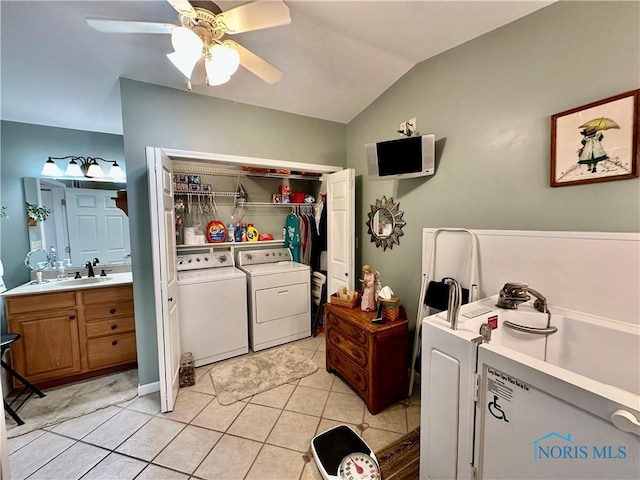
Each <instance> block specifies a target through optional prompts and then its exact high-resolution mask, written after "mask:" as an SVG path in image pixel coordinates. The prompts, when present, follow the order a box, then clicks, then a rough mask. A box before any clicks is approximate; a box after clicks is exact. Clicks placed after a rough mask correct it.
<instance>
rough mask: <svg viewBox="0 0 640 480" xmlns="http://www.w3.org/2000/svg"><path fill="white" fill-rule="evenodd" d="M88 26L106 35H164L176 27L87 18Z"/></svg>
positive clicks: (166, 24) (168, 24)
mask: <svg viewBox="0 0 640 480" xmlns="http://www.w3.org/2000/svg"><path fill="white" fill-rule="evenodd" d="M86 20H87V24H88V25H89V26H90V27H91V28H93V29H95V30H98V31H100V32H105V33H164V34H169V33H171V32H173V29H174V28H176V25H172V24H170V23H154V22H136V21H128V20H107V19H103V18H87V19H86Z"/></svg>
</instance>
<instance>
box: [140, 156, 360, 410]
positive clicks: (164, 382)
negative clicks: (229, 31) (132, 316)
mask: <svg viewBox="0 0 640 480" xmlns="http://www.w3.org/2000/svg"><path fill="white" fill-rule="evenodd" d="M163 156H167V157H168V158H169V159H170V160H171V161H172V162H173V161H198V162H204V163H207V162H210V163H215V164H227V165H230V166H237V165H243V166H250V167H262V168H264V167H269V168H274V169H283V170H292V171H295V170H300V171H305V172H309V173H320V174H322V175H325V174H331V173H335V172H340V171H342V170H344V168H343V167H337V166H331V165H320V164H313V163H300V162H290V161H286V160H273V159H266V158H257V157H245V156H238V155H227V154H221V153H206V152H194V151H189V150H176V149H170V148H163V147H146V157H147V175H148V177H149V209H150V214H151V229H152V233H154V232H157V233H158V237H159V238H160V239H162V238H163V235H161V234H160V233H161V232H160V231H159V228H160V221H159V219H158V218H157V215H158V214H159V213H160V212H162V211H163V210H162V204H163V200H162V191H161V190H160V189H158V188H157V187H156V186H155V185H156V184H155V182H152V181H151V179H152V178H156V175H157V173H158V172H157V170H156V168H158V163H160V164H161V163H162V162H161V161H160V158H161V157H163ZM354 215H355V212H354ZM162 223H164V222H162ZM152 247H153V248H152V256H153V262H154V266H153V292H154V296H155V302H154V305H155V314H156V315H155V317H156V328H157V339H158V370H159V376H160V382H159V384H160V396H161V398H167V399H169V400H170V398H173V399H174V400H175V394H176V393H177V392H173V391H172V390H173V389H172V386H171V385H170V383H171V382H170V380H169V379H168V378H167V376H166V375H167V374H168V373H169V372H167V367H166V366H167V359H166V358H165V352H167V351H170V345H169V343H170V342H171V341H172V339H171V332H165V330H164V326H165V322H164V319H166V318H167V316H168V311H167V309H168V305H167V303H166V302H163V301H162V292H166V290H167V285H166V282H167V280H166V273H165V274H164V275H163V272H166V265H162V258H167V256H166V253H167V252H166V251H163V249H166V247H167V245H166V243H165V242H162V241H161V242H160V243H159V244H157V243H156V242H153V245H152ZM353 249H354V250H355V240H354V248H353ZM156 262H159V263H160V265H156ZM350 275H351V277H353V272H351V273H350ZM163 282H164V283H163ZM178 302H179V299H178ZM168 342H169V343H168ZM172 403H173V402H171V401H168V402H167V405H169V404H171V405H170V408H167V410H166V411H169V410H172V409H173V405H172ZM163 411H165V410H164V409H163Z"/></svg>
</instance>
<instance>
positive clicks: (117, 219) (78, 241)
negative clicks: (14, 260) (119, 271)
mask: <svg viewBox="0 0 640 480" xmlns="http://www.w3.org/2000/svg"><path fill="white" fill-rule="evenodd" d="M23 184H24V194H25V201H26V202H29V203H33V204H36V205H41V206H43V207H46V208H48V209H50V210H51V211H52V213H51V215H49V217H48V218H47V220H46V221H44V222H38V225H37V226H32V227H28V229H29V245H26V246H25V250H27V251H30V250H37V249H44V250H45V251H46V252H47V254H48V255H49V256H51V261H52V262H55V261H56V260H58V261H65V263H66V265H67V266H69V265H70V264H71V265H76V266H82V265H84V264H85V262H86V261H87V260H90V259H92V258H95V257H97V258H99V259H100V260H101V263H104V264H113V265H118V264H129V263H131V262H130V257H129V255H130V251H131V250H130V241H129V220H128V218H127V216H126V214H125V213H124V212H123V211H122V210H120V209H119V208H118V207H117V206H116V203H115V200H114V197H117V196H118V191H119V190H122V189H124V188H125V184H123V183H115V182H96V181H79V180H58V179H55V180H54V179H49V178H33V177H28V178H27V177H26V178H24V181H23ZM51 247H53V250H51ZM54 256H55V257H56V258H55V259H54V258H53V257H54Z"/></svg>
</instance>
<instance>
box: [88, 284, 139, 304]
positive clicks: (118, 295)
mask: <svg viewBox="0 0 640 480" xmlns="http://www.w3.org/2000/svg"><path fill="white" fill-rule="evenodd" d="M81 292H82V303H84V305H95V304H98V303H110V302H126V301H128V300H130V301H132V300H133V287H132V286H131V285H120V286H117V287H99V288H87V289H83V290H81Z"/></svg>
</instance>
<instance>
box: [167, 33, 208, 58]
mask: <svg viewBox="0 0 640 480" xmlns="http://www.w3.org/2000/svg"><path fill="white" fill-rule="evenodd" d="M171 45H173V49H174V50H175V51H176V52H180V53H182V54H186V55H189V56H190V57H193V56H196V55H197V56H198V57H199V56H200V55H202V45H203V44H202V39H201V38H200V37H199V36H198V34H197V33H195V32H194V31H193V30H190V29H188V28H187V27H178V28H175V29H174V30H173V33H172V34H171Z"/></svg>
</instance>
